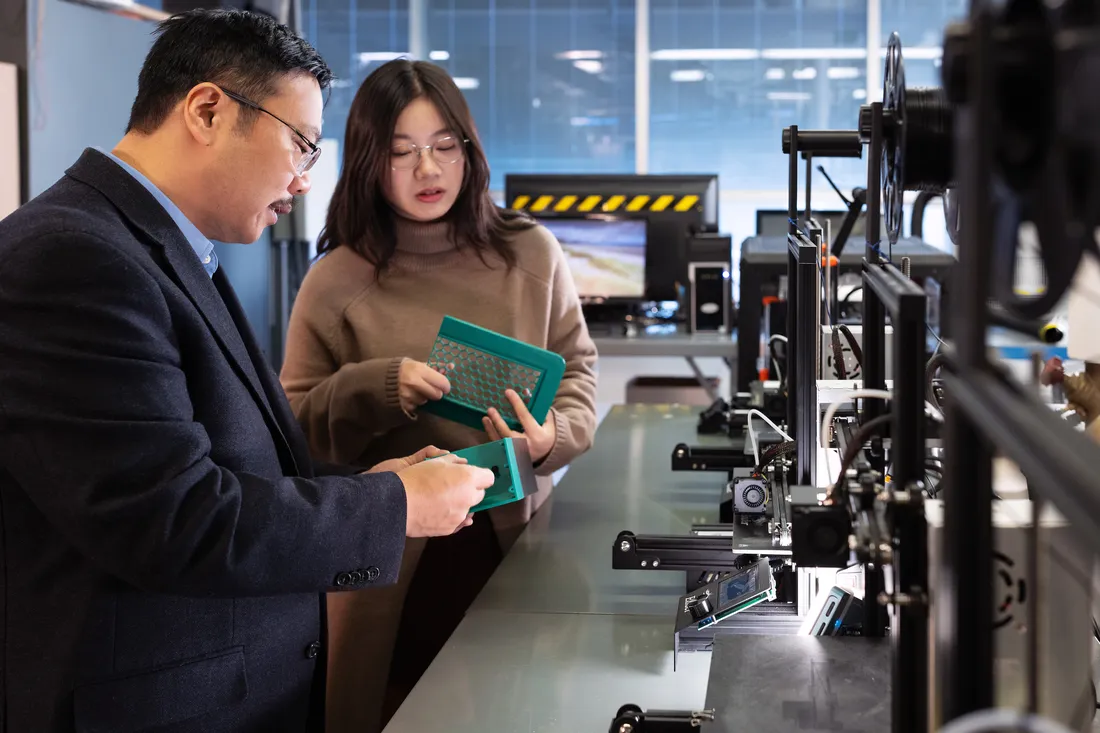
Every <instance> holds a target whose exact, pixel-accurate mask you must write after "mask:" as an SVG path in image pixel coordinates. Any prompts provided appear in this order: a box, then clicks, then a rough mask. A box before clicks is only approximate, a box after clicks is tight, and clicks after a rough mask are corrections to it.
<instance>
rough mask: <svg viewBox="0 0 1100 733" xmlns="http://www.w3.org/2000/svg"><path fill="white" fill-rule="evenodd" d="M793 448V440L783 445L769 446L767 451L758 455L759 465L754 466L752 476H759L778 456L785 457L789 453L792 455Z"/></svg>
mask: <svg viewBox="0 0 1100 733" xmlns="http://www.w3.org/2000/svg"><path fill="white" fill-rule="evenodd" d="M794 446H795V443H794V441H793V440H788V441H785V442H783V443H776V444H775V445H772V446H769V447H768V448H767V450H765V451H764V452H763V453H762V454H761V455H760V463H758V464H756V467H755V468H753V469H752V472H753V474H759V473H760V472H761V471H763V470H764V468H765V467H766V466H770V465H771V464H772V462H774V461H775V460H776V459H777V458H779V457H780V456H785V455H788V454H789V453H793V452H794Z"/></svg>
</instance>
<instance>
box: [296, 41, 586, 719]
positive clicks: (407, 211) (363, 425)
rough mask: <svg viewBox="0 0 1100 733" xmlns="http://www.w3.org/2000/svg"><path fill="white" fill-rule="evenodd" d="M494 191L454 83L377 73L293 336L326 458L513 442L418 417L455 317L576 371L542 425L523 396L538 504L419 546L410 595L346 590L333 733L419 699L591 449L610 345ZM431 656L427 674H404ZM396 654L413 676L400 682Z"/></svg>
mask: <svg viewBox="0 0 1100 733" xmlns="http://www.w3.org/2000/svg"><path fill="white" fill-rule="evenodd" d="M488 186H489V167H488V163H487V162H486V159H485V154H484V152H483V150H482V148H481V144H480V142H479V140H478V138H477V133H476V131H475V129H474V124H473V121H472V119H471V118H470V112H469V109H468V107H467V106H466V102H465V99H464V98H463V96H462V93H461V92H460V91H459V90H458V88H457V87H456V86H455V84H454V82H453V81H452V80H451V78H450V77H449V76H448V75H447V74H446V72H444V71H443V70H442V69H440V68H439V67H436V66H434V65H432V64H428V63H426V62H420V61H418V62H411V61H407V60H404V59H401V60H397V61H393V62H390V63H387V64H385V65H383V66H382V67H380V68H379V69H377V70H376V71H375V72H374V73H373V74H371V75H370V77H369V78H368V79H367V80H366V81H365V82H364V83H363V86H362V87H361V88H360V89H359V92H358V93H357V95H356V97H355V100H354V101H353V102H352V106H351V109H350V111H349V115H348V125H347V134H346V137H345V148H344V161H343V169H342V172H341V175H340V179H339V181H338V183H337V185H336V190H335V193H334V194H333V198H332V203H331V204H330V206H329V212H328V218H327V220H326V223H325V230H324V232H323V234H322V235H321V239H320V243H319V247H318V249H319V252H321V253H323V254H324V257H322V258H321V259H320V260H319V261H318V262H317V263H316V264H315V265H314V266H313V267H312V268H311V270H310V271H309V273H308V275H307V276H306V278H305V281H304V282H303V284H302V287H301V290H300V292H299V293H298V297H297V299H296V301H295V304H294V311H293V314H292V316H291V321H290V329H289V333H288V336H287V351H286V358H285V363H284V365H283V371H282V381H283V386H284V388H285V389H286V392H287V395H288V396H289V398H290V403H291V405H292V406H293V407H294V410H295V413H296V414H297V416H298V419H299V421H300V422H301V424H302V427H303V428H304V429H305V432H306V434H307V436H308V437H309V440H310V445H311V448H312V450H313V452H314V454H315V455H316V457H317V458H322V459H325V460H329V461H336V462H344V463H352V464H358V465H373V464H374V463H377V462H378V461H379V460H382V459H384V458H391V457H393V456H401V455H406V454H408V453H410V452H412V450H411V449H410V446H415V448H416V449H419V448H421V447H423V446H424V445H426V444H433V445H436V446H438V447H440V448H444V449H447V450H457V449H460V448H465V447H468V446H472V445H477V444H480V443H484V442H487V441H489V440H491V439H495V438H496V437H498V436H500V435H512V434H513V433H512V432H511V431H509V430H508V428H507V426H506V425H505V424H504V423H503V421H501V419H500V416H499V415H497V414H495V413H493V414H491V416H490V418H487V419H486V422H485V424H484V425H483V427H484V430H474V429H471V428H468V427H465V426H462V425H459V424H457V423H453V422H448V421H446V420H443V419H441V418H437V417H435V416H434V415H431V414H427V413H425V414H417V408H418V407H419V406H420V405H423V404H424V403H425V402H426V401H427V400H431V399H439V398H440V397H442V395H443V393H444V392H446V391H447V390H449V388H450V384H449V382H448V380H447V379H446V377H444V376H443V375H442V374H440V373H438V372H436V371H434V370H432V369H430V368H429V367H428V366H427V365H426V364H425V363H424V362H425V361H426V360H427V358H428V355H429V353H430V351H431V346H432V342H433V341H434V339H435V335H436V333H437V331H438V329H439V326H440V323H441V321H442V319H443V316H444V315H450V316H454V317H456V318H460V319H462V320H464V321H469V322H471V323H475V324H477V325H479V326H482V327H484V328H488V329H490V330H492V331H496V332H498V333H502V334H505V335H507V336H511V337H513V338H516V339H519V340H521V341H525V342H527V343H530V344H534V345H536V346H540V347H543V348H546V349H549V350H551V351H554V352H556V353H558V354H561V356H562V357H564V358H565V360H566V371H565V377H564V379H563V380H562V383H561V387H560V389H559V390H558V393H557V396H556V398H555V400H554V402H553V406H552V408H551V410H550V413H549V415H548V416H547V418H546V421H545V422H544V423H543V424H542V425H539V424H538V423H536V422H535V421H534V420H533V419H531V417H530V414H529V413H527V411H526V409H524V408H523V406H522V403H521V402H519V401H518V399H516V397H515V395H514V394H512V395H508V399H510V400H512V401H513V406H514V409H516V411H517V413H518V414H519V413H521V417H522V418H524V426H525V429H524V431H523V433H522V434H524V435H525V437H526V438H527V441H528V444H529V447H530V450H531V455H532V459H533V460H534V463H535V472H536V475H538V476H539V485H540V486H539V488H540V490H539V491H538V492H537V493H536V494H535V495H534V496H532V497H529V498H528V499H525V500H524V501H522V502H517V503H515V504H511V505H507V506H503V507H498V508H495V509H491V510H489V511H488V512H482V513H479V514H477V515H475V518H474V522H473V525H472V526H471V527H469V528H467V529H463V530H461V531H460V532H459V533H458V534H456V535H454V536H453V537H448V538H442V539H441V540H439V541H438V542H436V541H435V540H433V541H432V543H428V544H427V546H426V544H425V543H424V542H423V541H419V540H411V539H410V540H408V542H407V545H406V549H405V555H404V560H403V562H402V568H401V576H400V579H399V580H398V583H397V585H396V586H392V587H389V588H379V589H367V590H361V591H353V592H349V593H341V594H334V595H330V597H329V602H328V606H329V644H328V647H329V665H328V713H329V715H328V730H329V731H330V732H332V731H355V733H364V732H366V733H371V732H372V731H377V730H380V729H381V727H382V726H383V725H384V722H385V717H386V714H388V713H390V712H392V707H393V704H394V703H395V702H396V701H395V700H394V695H393V694H392V693H393V692H394V691H393V690H391V697H390V700H389V705H388V707H389V708H391V709H389V710H387V711H386V714H384V713H383V706H384V699H385V692H386V685H387V680H388V679H389V680H390V682H394V683H398V685H397V686H399V687H400V686H403V687H404V688H405V689H403V690H397V697H400V694H401V693H402V692H407V688H408V687H409V685H411V683H413V682H414V681H415V678H416V677H418V676H419V672H421V671H422V670H423V667H424V666H425V665H426V664H427V663H428V662H430V659H431V657H432V656H434V652H436V651H438V647H439V646H441V645H442V643H443V642H444V641H445V640H446V637H447V636H448V635H449V633H450V631H451V630H453V628H454V627H455V626H456V625H457V623H458V621H459V620H460V619H461V616H462V614H463V613H464V612H465V610H466V607H467V606H468V605H469V603H470V602H471V601H472V600H473V597H474V595H475V594H476V592H477V591H478V590H479V589H480V587H481V586H482V584H483V583H484V582H485V580H486V579H487V578H488V575H489V573H491V571H492V569H493V568H494V567H495V565H496V563H498V562H499V560H500V557H501V555H502V553H503V552H507V550H508V548H509V547H510V545H511V544H512V542H514V540H515V538H516V537H517V536H518V535H519V533H520V531H522V529H523V527H524V525H525V524H526V522H527V521H528V520H529V519H530V517H531V515H532V513H533V512H534V511H535V510H536V509H537V508H538V507H539V506H540V505H541V504H542V503H543V502H544V501H546V498H547V497H548V496H549V494H550V489H551V483H550V475H551V474H552V473H553V472H554V471H556V470H558V469H559V468H561V467H563V466H565V465H566V464H567V463H569V462H570V461H571V460H572V459H574V458H576V457H577V456H578V455H580V454H581V453H583V452H584V451H585V450H587V449H588V447H589V446H590V445H591V443H592V436H593V434H594V432H595V429H596V414H595V392H596V375H595V368H596V348H595V345H594V344H593V343H592V339H591V338H590V337H589V335H588V329H587V327H586V326H585V322H584V318H583V316H582V313H581V307H580V302H579V300H578V298H577V294H576V290H575V288H574V285H573V280H572V277H571V276H570V273H569V270H568V269H567V265H566V262H565V258H564V255H563V253H562V250H561V246H560V245H559V244H558V242H557V241H556V240H555V239H554V236H553V235H552V234H550V233H549V232H548V231H547V230H546V229H545V228H543V227H541V226H538V225H537V224H536V223H535V222H534V221H532V220H530V219H528V218H527V217H525V216H523V215H521V214H518V213H515V212H509V211H502V210H500V209H498V208H497V207H496V205H495V204H494V203H493V201H492V199H491V198H490V197H489V193H488ZM517 434H519V433H517ZM490 522H491V524H490ZM433 551H434V552H433ZM431 558H434V561H430V559H431ZM422 559H423V562H421V560H422ZM418 565H420V572H417V568H418ZM425 574H428V575H429V576H430V577H424V576H425ZM414 575H415V576H416V582H415V584H413V579H414ZM421 583H425V584H427V583H430V584H431V586H432V587H433V588H434V589H435V591H436V592H434V593H432V594H427V595H426V597H427V598H428V602H427V603H425V604H421V603H419V602H417V603H410V604H409V608H407V609H405V619H404V621H405V623H406V624H408V625H409V626H410V627H412V628H417V629H418V630H420V631H419V632H418V633H419V634H420V635H419V636H418V638H417V639H416V641H417V643H416V644H412V643H410V644H409V645H408V646H405V645H404V640H402V646H401V648H400V649H398V651H397V653H396V655H395V654H394V646H395V643H396V639H397V637H398V627H399V625H400V623H401V621H402V610H403V606H404V605H405V599H406V595H407V594H408V593H409V592H410V584H412V585H413V590H412V595H413V596H416V595H417V590H416V588H417V587H418V586H419V585H420V584H421ZM446 584H450V586H447V585H446ZM441 589H443V590H445V591H446V592H440V590H441ZM424 606H430V611H431V622H430V623H425V624H414V623H413V619H411V618H409V613H410V612H412V611H416V610H417V609H420V608H422V607H424ZM424 629H429V630H435V632H436V638H434V639H425V638H424V633H425V632H424V631H423V630H424ZM417 651H420V652H421V654H420V657H419V658H418V660H417V661H418V662H419V663H415V662H414V663H413V664H412V666H413V667H414V669H412V670H411V671H409V672H406V673H403V674H402V673H401V671H400V670H399V667H400V666H401V663H402V662H403V661H407V660H408V659H409V658H416V657H417V655H416V652H417ZM391 658H392V659H393V660H394V664H395V667H394V672H395V675H394V676H395V677H402V678H403V679H391V678H390V675H389V672H390V664H391ZM406 666H408V665H406Z"/></svg>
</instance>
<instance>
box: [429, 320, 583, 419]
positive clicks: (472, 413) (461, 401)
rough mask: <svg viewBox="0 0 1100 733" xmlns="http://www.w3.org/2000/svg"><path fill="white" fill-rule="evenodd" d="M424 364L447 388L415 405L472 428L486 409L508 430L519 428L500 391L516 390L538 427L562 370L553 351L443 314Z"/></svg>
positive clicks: (559, 380)
mask: <svg viewBox="0 0 1100 733" xmlns="http://www.w3.org/2000/svg"><path fill="white" fill-rule="evenodd" d="M428 366H430V367H431V368H432V369H435V370H436V371H438V372H440V373H441V374H443V375H445V376H446V377H447V379H448V380H449V381H450V383H451V391H450V393H448V394H446V395H444V396H443V399H441V400H434V401H430V402H428V403H427V404H425V405H423V406H421V407H420V408H419V409H420V410H421V411H423V412H429V413H432V414H435V415H438V416H440V417H443V418H446V419H448V420H453V421H455V422H459V423H462V424H463V425H468V426H470V427H473V428H478V429H481V428H482V427H483V426H482V424H481V419H482V418H483V417H484V416H485V415H487V414H488V412H489V408H490V407H495V408H497V411H498V412H499V413H500V415H501V417H502V418H504V421H505V422H506V423H507V424H508V427H510V428H511V429H512V430H522V429H523V427H522V426H521V425H520V423H519V419H518V418H517V417H516V413H515V411H514V410H513V409H512V406H511V405H510V404H509V403H508V400H507V399H506V398H505V397H504V390H506V389H513V390H515V391H516V393H517V394H518V395H519V396H520V399H522V400H523V402H524V404H525V405H526V407H527V410H528V411H529V412H530V413H531V416H532V417H534V418H535V420H536V421H538V423H539V424H540V425H541V424H542V423H543V421H545V420H546V414H547V413H548V412H549V411H550V405H551V403H552V402H553V401H554V396H555V395H556V394H557V391H558V385H560V384H561V379H562V376H563V375H564V374H565V359H563V358H562V357H561V356H560V355H559V354H555V353H554V352H552V351H547V350H546V349H541V348H538V347H537V346H532V345H530V344H526V343H524V342H522V341H517V340H516V339H513V338H510V337H508V336H502V335H501V334H499V333H495V332H493V331H490V330H488V329H485V328H482V327H480V326H475V325H474V324H472V323H466V322H465V321H460V320H459V319H457V318H452V317H451V316H445V317H444V318H443V324H442V325H441V326H440V327H439V334H438V335H437V336H436V340H435V343H434V344H433V345H432V352H431V355H430V356H429V357H428Z"/></svg>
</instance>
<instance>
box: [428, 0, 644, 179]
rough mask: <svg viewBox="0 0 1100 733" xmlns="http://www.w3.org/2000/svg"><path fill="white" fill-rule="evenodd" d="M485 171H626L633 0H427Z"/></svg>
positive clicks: (630, 146) (434, 44)
mask: <svg viewBox="0 0 1100 733" xmlns="http://www.w3.org/2000/svg"><path fill="white" fill-rule="evenodd" d="M427 3H428V45H429V47H430V49H431V50H430V52H429V55H430V58H431V59H433V60H434V61H435V62H436V63H438V64H440V65H441V66H443V67H444V68H445V69H447V71H448V72H450V74H451V76H452V77H453V78H454V79H456V80H457V81H458V83H459V85H460V86H461V87H462V88H463V89H464V91H465V94H466V99H467V101H468V102H469V104H470V111H471V113H472V114H473V117H474V121H475V123H476V124H477V127H478V132H479V134H480V136H481V140H482V143H483V144H484V146H485V150H486V154H487V156H488V158H489V165H490V168H491V170H492V183H491V187H492V188H493V189H495V190H501V189H503V188H504V176H505V174H507V173H594V172H606V173H622V172H631V171H633V170H634V0H427Z"/></svg>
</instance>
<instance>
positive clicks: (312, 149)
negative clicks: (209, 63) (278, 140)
mask: <svg viewBox="0 0 1100 733" xmlns="http://www.w3.org/2000/svg"><path fill="white" fill-rule="evenodd" d="M222 92H224V93H225V96H227V97H229V98H230V99H232V100H234V101H236V102H238V103H240V104H243V105H244V106H245V107H251V108H252V109H254V110H257V111H259V112H263V113H264V114H265V115H269V116H271V117H274V118H275V119H276V120H278V121H279V122H282V123H283V124H284V125H286V126H287V127H289V128H290V129H291V131H292V132H293V133H294V134H295V135H297V136H298V137H299V138H300V139H301V140H302V142H303V143H305V144H306V147H307V148H308V149H307V150H303V151H301V155H302V157H301V158H299V160H298V164H297V165H296V166H295V170H296V171H297V172H298V175H302V174H303V173H305V172H306V171H308V170H309V169H310V168H312V167H313V164H314V163H316V162H317V159H318V158H320V157H321V148H320V147H319V146H317V145H315V144H314V143H313V142H312V141H310V139H309V138H308V137H306V136H305V135H303V134H302V132H301V130H299V129H298V128H297V127H295V126H294V125H292V124H290V123H289V122H287V121H286V120H284V119H283V118H282V117H279V116H278V115H276V114H274V113H273V112H268V111H267V110H266V109H264V108H263V107H261V106H260V105H258V104H256V103H255V102H253V101H252V100H251V99H249V98H247V97H242V96H241V95H240V94H237V93H235V92H231V91H229V90H228V89H222Z"/></svg>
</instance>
